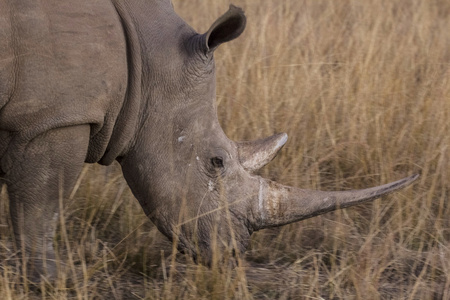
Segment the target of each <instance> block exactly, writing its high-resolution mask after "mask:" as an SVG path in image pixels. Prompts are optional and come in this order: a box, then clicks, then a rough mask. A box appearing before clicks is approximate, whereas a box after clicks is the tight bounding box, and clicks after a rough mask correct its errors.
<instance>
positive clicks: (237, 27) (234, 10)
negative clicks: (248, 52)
mask: <svg viewBox="0 0 450 300" xmlns="http://www.w3.org/2000/svg"><path fill="white" fill-rule="evenodd" d="M246 22H247V19H246V18H245V15H244V11H243V10H242V9H241V8H239V7H236V6H234V5H230V8H229V9H228V11H227V12H226V13H225V14H223V15H222V16H221V17H220V18H218V19H217V20H216V21H215V22H214V24H212V26H211V28H209V30H208V31H207V32H206V33H205V34H204V35H203V36H204V39H205V44H204V46H205V53H210V52H213V51H214V50H215V49H216V48H217V47H218V46H219V45H220V44H222V43H225V42H228V41H231V40H233V39H235V38H237V37H238V36H239V35H241V33H242V32H243V31H244V29H245V24H246Z"/></svg>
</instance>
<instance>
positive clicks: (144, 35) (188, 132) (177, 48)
mask: <svg viewBox="0 0 450 300" xmlns="http://www.w3.org/2000/svg"><path fill="white" fill-rule="evenodd" d="M202 13H206V12H202ZM245 23H246V19H245V16H244V14H243V12H242V10H240V9H239V8H236V7H233V6H231V7H230V10H229V11H228V12H227V13H226V14H224V15H223V16H222V17H220V18H219V19H218V20H217V21H216V22H215V23H214V24H213V25H212V26H211V28H210V29H209V30H208V31H207V32H206V33H205V34H198V33H197V32H195V31H194V30H193V29H192V28H191V27H189V25H187V24H186V23H185V22H184V21H183V20H182V19H181V18H179V17H178V16H177V14H176V13H175V12H174V11H173V8H172V5H171V3H170V2H169V1H163V0H148V1H144V0H135V1H131V0H126V1H120V2H119V1H117V2H114V1H113V2H110V1H108V0H99V1H92V0H77V1H74V0H71V1H61V0H58V1H56V0H53V1H52V0H46V1H36V0H14V1H13V0H0V178H1V180H2V182H3V183H5V184H6V186H7V191H8V195H9V199H10V211H11V218H12V223H13V226H14V233H15V237H16V245H17V249H22V250H25V251H26V256H27V257H29V262H28V271H27V272H28V273H29V275H30V277H31V278H34V279H36V280H39V276H47V277H48V278H52V277H54V276H55V274H56V265H55V262H54V260H53V259H54V257H55V254H54V250H53V236H54V229H55V225H56V223H57V221H58V212H59V204H60V203H62V201H59V200H60V199H62V198H67V196H68V195H69V194H70V192H71V190H72V188H73V186H74V184H75V181H76V179H77V177H78V175H79V173H80V171H81V168H82V166H83V163H84V162H88V163H95V162H98V163H100V164H104V165H108V164H111V163H112V162H113V161H114V160H118V161H119V162H120V164H121V166H122V169H123V174H124V176H125V178H126V180H127V182H128V184H129V186H130V187H131V190H132V191H133V193H134V195H135V196H136V198H137V199H138V200H139V202H140V204H141V205H142V207H143V209H144V211H145V213H146V214H147V215H148V216H149V217H150V219H151V220H152V221H153V222H154V223H155V224H156V226H157V227H158V229H159V230H160V231H161V232H162V233H164V234H165V235H166V236H167V237H168V238H169V239H171V240H173V241H176V242H177V246H178V248H179V249H180V250H182V251H187V252H189V253H190V254H191V255H192V256H193V257H194V258H198V259H202V260H203V261H204V262H206V263H208V262H209V261H210V260H211V253H212V249H213V248H216V249H217V250H219V251H220V250H224V249H235V250H238V251H240V252H242V251H244V250H245V248H246V246H247V244H248V242H249V238H250V235H251V233H252V232H253V231H255V230H259V229H263V228H267V227H272V226H279V225H283V224H288V223H291V222H295V221H299V220H302V219H306V218H309V217H312V216H315V215H319V214H322V213H325V212H328V211H332V210H335V209H338V208H344V207H348V206H351V205H355V204H358V203H361V202H364V201H369V200H372V199H375V198H378V197H380V196H381V195H384V194H387V193H389V192H391V191H393V190H396V189H399V188H402V187H405V186H407V185H408V184H410V183H411V182H412V181H414V180H415V179H416V178H417V176H411V177H408V178H405V179H403V180H400V181H398V182H394V183H391V184H387V185H384V186H381V187H376V188H371V189H367V190H359V191H345V192H320V191H308V190H301V189H298V188H293V187H287V186H282V185H280V184H277V183H275V182H272V181H270V180H266V179H263V178H261V177H259V176H256V175H253V172H254V171H256V170H258V169H259V168H261V167H262V166H264V165H265V164H266V163H268V162H269V161H270V160H272V159H273V157H274V156H275V155H276V153H277V151H278V150H279V149H280V148H281V147H282V146H283V145H284V143H285V142H286V140H287V135H286V134H278V135H274V136H272V137H269V138H267V139H262V140H256V141H253V142H233V141H231V140H229V139H228V138H227V137H226V135H225V134H224V132H223V131H222V129H221V127H220V125H219V122H218V120H217V115H216V104H215V94H216V91H215V70H214V59H213V53H214V50H215V49H216V48H217V47H218V46H219V45H220V44H222V43H224V42H227V41H230V40H232V39H234V38H236V37H238V36H239V35H240V34H241V33H242V31H243V30H244V27H245Z"/></svg>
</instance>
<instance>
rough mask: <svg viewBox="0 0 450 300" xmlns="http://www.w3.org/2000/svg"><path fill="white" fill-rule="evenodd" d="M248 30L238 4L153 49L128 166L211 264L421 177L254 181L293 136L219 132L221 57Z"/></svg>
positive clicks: (133, 182)
mask: <svg viewBox="0 0 450 300" xmlns="http://www.w3.org/2000/svg"><path fill="white" fill-rule="evenodd" d="M245 24H246V18H245V16H244V13H243V11H242V10H241V9H239V8H236V7H234V6H230V9H229V11H228V12H227V13H225V14H224V15H223V16H221V17H220V18H219V19H218V20H217V21H216V22H214V24H213V25H212V26H211V28H210V29H209V30H208V31H207V32H206V33H205V34H198V33H196V32H195V31H194V30H192V29H191V28H190V27H189V26H187V25H186V24H185V23H184V22H183V21H182V20H181V19H179V18H175V19H174V20H171V22H170V24H168V25H166V26H165V28H164V32H163V34H162V36H161V35H160V36H159V39H158V40H157V41H155V40H154V39H153V43H149V44H148V46H147V47H144V49H143V52H146V53H145V54H144V55H147V56H148V58H147V60H146V61H145V63H144V64H143V65H144V66H143V68H144V70H146V72H145V74H146V75H145V76H144V79H145V80H144V83H145V84H146V87H145V88H144V91H143V93H142V94H143V100H142V101H144V103H145V104H144V105H143V107H144V108H143V109H142V110H141V114H140V126H138V128H139V130H138V132H137V134H136V136H135V137H134V139H133V144H132V146H131V147H130V149H129V150H128V151H127V153H126V154H125V155H123V157H122V159H121V160H120V162H121V165H122V168H123V171H124V175H125V178H126V180H127V182H128V183H129V185H130V187H131V189H132V191H133V193H134V194H135V196H136V198H137V199H138V200H139V201H140V203H141V205H142V207H143V209H144V211H145V213H146V214H147V215H148V216H149V218H150V219H151V220H152V221H153V222H154V223H155V224H156V226H157V227H158V229H159V230H160V231H161V232H163V233H164V234H165V235H166V236H167V237H168V238H169V239H171V240H173V241H175V242H176V243H177V246H178V248H179V249H180V250H182V251H188V252H189V253H191V254H192V255H193V256H194V257H202V258H203V259H206V261H207V262H208V261H210V260H211V258H212V253H213V250H214V249H234V250H237V251H244V249H245V248H246V246H247V244H248V242H249V238H250V235H251V234H252V232H253V231H256V230H259V229H263V228H267V227H273V226H280V225H284V224H288V223H291V222H295V221H299V220H302V219H306V218H309V217H312V216H316V215H319V214H322V213H325V212H328V211H332V210H335V209H338V208H345V207H348V206H351V205H355V204H358V203H361V202H364V201H368V200H372V199H375V198H377V197H380V196H381V195H384V194H387V193H389V192H392V191H394V190H396V189H399V188H402V187H405V186H407V185H408V184H410V183H411V182H412V181H414V180H415V179H416V176H412V177H408V178H405V179H403V180H400V181H397V182H394V183H390V184H387V185H384V186H380V187H376V188H370V189H366V190H357V191H344V192H325V191H310V190H302V189H298V188H294V187H289V186H283V185H281V184H278V183H276V182H273V181H270V180H267V179H264V178H262V177H260V176H256V175H254V172H255V171H256V170H258V169H259V168H261V167H263V166H264V165H265V164H267V163H268V162H269V161H271V160H272V159H273V158H274V157H275V155H276V153H277V152H278V151H279V150H280V149H281V148H282V147H283V145H284V144H285V142H286V141H287V135H286V134H284V133H282V134H277V135H274V136H272V137H269V138H266V139H260V140H255V141H251V142H234V141H232V140H230V139H228V138H227V136H226V135H225V133H224V132H223V130H222V128H221V127H220V125H219V122H218V119H217V108H216V102H215V94H216V92H215V67H214V59H213V53H214V50H215V49H216V48H217V47H218V46H219V45H220V44H222V43H224V42H227V41H230V40H232V39H234V38H236V37H238V36H239V35H240V34H241V33H242V32H243V30H244V28H245ZM154 27H155V26H152V28H154ZM156 27H157V26H156ZM153 30H158V29H155V28H154V29H153ZM151 34H152V33H151V32H150V33H149V35H151Z"/></svg>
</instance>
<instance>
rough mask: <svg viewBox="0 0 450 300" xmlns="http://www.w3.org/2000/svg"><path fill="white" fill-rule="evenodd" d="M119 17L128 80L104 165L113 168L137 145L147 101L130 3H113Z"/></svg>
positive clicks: (139, 48) (138, 41) (139, 44)
mask: <svg viewBox="0 0 450 300" xmlns="http://www.w3.org/2000/svg"><path fill="white" fill-rule="evenodd" d="M112 2H113V4H114V6H115V8H116V10H117V13H118V14H119V17H120V20H121V23H122V28H123V32H124V35H125V39H126V47H127V51H126V52H127V66H128V77H127V78H128V79H127V91H126V95H125V98H124V100H123V105H122V108H121V110H120V112H119V115H118V116H117V119H116V120H115V124H114V130H113V132H112V134H111V138H110V140H109V144H108V146H107V148H106V151H105V153H104V155H103V157H102V158H101V159H100V160H99V161H98V163H100V164H104V165H109V164H111V163H112V162H113V161H114V160H115V159H117V158H118V157H120V156H122V155H124V154H125V153H126V152H127V151H128V149H129V148H130V147H131V145H132V144H133V143H134V139H135V137H136V132H137V130H138V128H139V126H140V120H141V117H140V116H141V115H142V110H143V107H144V101H143V96H142V72H143V71H142V55H141V41H140V38H139V36H138V30H139V29H138V28H137V27H138V26H137V24H136V20H135V19H134V18H133V14H132V11H130V10H132V9H133V8H131V7H130V6H129V3H127V1H112Z"/></svg>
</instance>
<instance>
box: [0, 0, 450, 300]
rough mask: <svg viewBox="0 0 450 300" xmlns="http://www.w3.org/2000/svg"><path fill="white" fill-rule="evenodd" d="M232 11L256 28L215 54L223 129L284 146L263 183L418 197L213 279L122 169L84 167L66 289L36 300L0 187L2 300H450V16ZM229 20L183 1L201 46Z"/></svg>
mask: <svg viewBox="0 0 450 300" xmlns="http://www.w3.org/2000/svg"><path fill="white" fill-rule="evenodd" d="M234 4H235V5H237V6H241V7H242V8H243V9H244V10H245V11H246V15H247V18H248V23H247V29H246V31H245V32H244V34H243V35H242V36H241V37H240V38H239V39H237V40H236V41H233V42H230V43H228V44H226V45H223V46H221V48H219V49H218V50H217V52H216V54H215V57H216V67H217V84H218V86H217V103H218V110H219V112H218V113H219V120H220V122H221V124H222V126H223V128H224V130H225V132H226V133H227V134H228V136H229V137H230V138H232V139H235V140H246V139H255V138H259V137H263V136H268V135H270V134H273V133H275V132H286V133H287V134H288V135H289V141H288V143H287V145H286V146H285V147H284V148H283V150H282V151H281V153H280V154H279V155H278V157H277V158H276V159H275V160H274V161H273V162H272V163H270V164H269V165H268V166H267V167H265V168H264V169H263V170H262V171H261V172H260V173H261V175H263V176H265V177H267V178H271V179H275V180H277V181H279V182H281V183H283V184H289V185H294V186H298V187H302V188H310V189H322V190H346V189H354V188H364V187H369V186H375V185H380V184H383V183H387V182H389V181H394V180H397V179H400V178H402V177H405V176H407V175H411V174H413V173H417V172H420V173H421V177H420V179H419V181H418V182H416V183H415V184H414V185H413V186H411V187H409V188H407V189H405V190H402V191H400V192H398V193H395V194H392V195H389V196H387V197H384V198H383V199H379V200H376V201H374V202H372V203H369V204H364V205H360V206H357V207H354V208H349V209H345V210H340V211H336V212H333V213H328V214H325V215H322V216H319V217H316V218H312V219H308V220H305V221H302V222H299V223H295V224H291V225H288V226H284V227H280V228H275V229H270V230H263V231H260V232H257V233H255V234H254V235H253V239H252V243H251V247H250V248H249V249H248V251H247V252H246V254H245V256H244V257H240V260H241V264H240V266H239V267H236V268H232V267H230V264H228V263H227V262H223V261H222V260H220V259H218V260H217V261H216V262H214V263H213V265H212V268H207V267H205V266H202V265H196V264H195V263H194V262H192V260H191V259H190V258H188V257H185V256H184V255H182V254H179V253H177V252H176V250H174V249H173V248H172V245H171V244H170V243H169V242H168V241H167V239H166V238H165V237H164V236H162V234H160V233H159V232H158V231H157V229H156V228H155V227H154V226H153V225H152V223H151V222H150V221H149V220H148V219H147V218H146V216H145V215H144V213H143V212H142V209H141V208H140V206H139V204H138V202H137V201H136V200H135V199H134V198H133V196H132V194H131V192H130V191H129V189H128V187H127V186H126V183H125V182H124V179H123V178H122V175H121V173H120V169H119V167H118V165H113V166H112V167H109V168H105V167H102V166H99V165H86V166H85V168H84V170H83V173H82V174H81V177H80V180H79V182H78V184H77V186H76V187H75V189H74V191H73V193H72V195H71V199H70V200H69V201H68V202H67V205H66V206H65V207H64V214H63V216H62V218H61V221H62V222H61V224H60V226H59V230H58V236H57V239H56V241H55V243H56V245H57V248H58V253H59V255H60V257H59V258H58V261H59V262H60V263H61V272H60V274H59V279H58V281H57V282H56V283H55V284H54V286H48V285H45V284H43V285H42V286H41V289H42V291H41V292H40V293H37V292H35V291H34V289H33V288H32V287H31V286H29V285H28V284H26V283H25V284H23V283H22V281H21V278H20V276H21V275H20V272H19V268H20V267H19V263H20V257H17V255H15V253H16V250H15V249H14V247H13V244H12V240H13V238H12V228H11V226H10V219H9V214H8V201H7V196H6V188H5V187H3V189H2V190H1V193H0V299H5V300H6V299H411V300H412V299H450V200H449V198H450V2H449V1H448V0H427V1H419V0H410V1H406V0H394V1H392V0H379V1H369V0H362V1H355V0H343V1H332V0H318V1H313V0H284V1H276V0H264V1H257V0H235V1H234ZM228 5H229V1H225V0H216V1H214V2H213V1H206V0H189V1H182V0H176V1H174V6H175V9H176V11H177V12H178V13H179V14H180V15H181V16H182V17H183V18H184V19H185V20H186V21H187V22H188V23H190V24H191V25H192V26H193V27H194V28H195V29H196V30H197V31H199V32H204V31H206V30H207V29H208V28H209V25H210V24H211V23H212V22H213V21H214V20H215V19H216V18H217V17H218V16H219V15H221V14H222V13H224V12H225V11H226V9H227V8H228ZM63 263H64V266H63ZM67 279H69V280H67Z"/></svg>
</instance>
